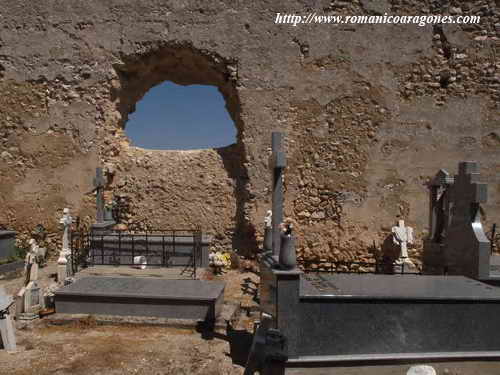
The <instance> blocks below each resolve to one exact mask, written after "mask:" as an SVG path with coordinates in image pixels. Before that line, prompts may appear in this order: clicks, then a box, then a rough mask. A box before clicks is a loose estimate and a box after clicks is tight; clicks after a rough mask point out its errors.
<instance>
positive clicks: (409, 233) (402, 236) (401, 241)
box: [392, 220, 414, 267]
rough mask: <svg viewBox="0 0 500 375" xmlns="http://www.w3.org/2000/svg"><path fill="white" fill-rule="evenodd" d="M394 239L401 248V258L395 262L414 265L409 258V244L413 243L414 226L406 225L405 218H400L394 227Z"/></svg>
mask: <svg viewBox="0 0 500 375" xmlns="http://www.w3.org/2000/svg"><path fill="white" fill-rule="evenodd" d="M392 241H393V242H394V244H395V245H396V246H399V248H400V253H399V258H398V259H397V260H396V262H395V263H396V264H397V265H401V264H405V265H408V266H412V267H414V265H413V263H412V262H411V261H410V260H409V259H408V244H413V228H412V227H406V226H405V222H404V220H399V221H398V225H397V226H395V227H392Z"/></svg>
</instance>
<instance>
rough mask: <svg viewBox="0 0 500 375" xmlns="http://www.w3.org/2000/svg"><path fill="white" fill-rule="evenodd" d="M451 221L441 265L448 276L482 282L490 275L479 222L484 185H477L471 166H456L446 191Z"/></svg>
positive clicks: (474, 166)
mask: <svg viewBox="0 0 500 375" xmlns="http://www.w3.org/2000/svg"><path fill="white" fill-rule="evenodd" d="M450 192H451V197H450V199H451V203H452V209H451V213H452V218H451V222H450V226H449V229H448V232H447V234H446V238H445V240H444V252H445V256H444V258H445V264H446V267H447V270H448V273H449V274H450V275H463V276H468V277H471V278H474V279H485V278H488V277H489V273H490V241H489V240H488V238H487V237H486V235H485V233H484V230H483V227H482V224H481V220H480V219H481V218H480V211H479V206H480V204H481V203H486V200H487V185H486V184H484V183H480V182H479V173H478V166H477V163H475V162H460V163H459V166H458V174H457V175H455V181H454V183H453V186H452V187H451V189H450Z"/></svg>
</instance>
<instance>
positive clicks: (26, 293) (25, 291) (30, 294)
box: [16, 281, 44, 320]
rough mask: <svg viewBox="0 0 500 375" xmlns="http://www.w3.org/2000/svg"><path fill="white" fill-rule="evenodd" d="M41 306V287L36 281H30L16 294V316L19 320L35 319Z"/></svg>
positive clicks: (42, 304) (42, 305)
mask: <svg viewBox="0 0 500 375" xmlns="http://www.w3.org/2000/svg"><path fill="white" fill-rule="evenodd" d="M43 308H44V298H43V294H42V289H41V288H40V287H39V285H38V282H37V281H30V282H29V283H28V285H27V286H25V287H23V288H22V289H21V290H20V291H19V293H18V294H17V296H16V317H17V318H18V319H21V320H31V319H36V318H38V313H39V312H40V310H42V309H43Z"/></svg>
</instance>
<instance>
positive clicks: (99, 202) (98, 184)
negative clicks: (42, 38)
mask: <svg viewBox="0 0 500 375" xmlns="http://www.w3.org/2000/svg"><path fill="white" fill-rule="evenodd" d="M105 183H106V181H105V180H104V175H103V173H102V168H96V176H95V177H94V189H95V191H96V206H97V217H96V219H97V222H98V223H103V222H104V186H105Z"/></svg>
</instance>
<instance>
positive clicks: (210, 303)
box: [55, 277, 225, 321]
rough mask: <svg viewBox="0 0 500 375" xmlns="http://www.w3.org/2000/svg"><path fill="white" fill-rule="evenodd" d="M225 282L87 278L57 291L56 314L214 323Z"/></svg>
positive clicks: (219, 308)
mask: <svg viewBox="0 0 500 375" xmlns="http://www.w3.org/2000/svg"><path fill="white" fill-rule="evenodd" d="M224 287H225V283H223V282H218V281H202V280H164V279H159V278H139V277H84V278H81V279H78V280H76V281H75V282H74V283H72V284H70V285H67V286H65V287H63V288H60V289H59V290H57V291H56V292H55V305H56V312H57V313H63V314H98V315H120V316H150V317H159V318H172V319H194V320H203V321H213V320H215V318H216V317H217V316H218V315H219V313H220V311H221V309H222V304H223V302H224Z"/></svg>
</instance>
